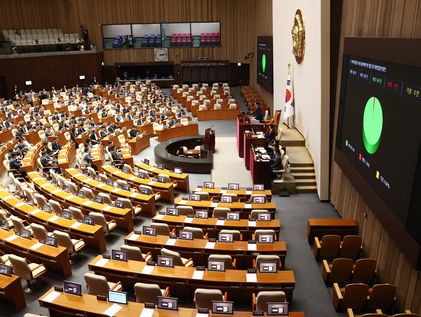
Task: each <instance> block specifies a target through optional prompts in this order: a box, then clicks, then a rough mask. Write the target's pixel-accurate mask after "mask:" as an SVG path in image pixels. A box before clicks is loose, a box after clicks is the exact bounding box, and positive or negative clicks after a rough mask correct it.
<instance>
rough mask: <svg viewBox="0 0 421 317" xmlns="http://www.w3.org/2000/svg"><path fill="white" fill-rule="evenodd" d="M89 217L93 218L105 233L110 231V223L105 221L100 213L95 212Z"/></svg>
mask: <svg viewBox="0 0 421 317" xmlns="http://www.w3.org/2000/svg"><path fill="white" fill-rule="evenodd" d="M89 216H91V217H93V218H94V220H95V224H96V225H99V226H101V227H102V229H104V232H105V233H107V232H108V231H109V230H108V223H107V220H105V217H104V215H103V214H102V213H100V212H95V211H91V212H90V213H89Z"/></svg>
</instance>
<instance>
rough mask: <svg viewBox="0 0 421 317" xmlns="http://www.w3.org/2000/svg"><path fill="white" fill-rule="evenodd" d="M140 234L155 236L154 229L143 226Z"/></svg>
mask: <svg viewBox="0 0 421 317" xmlns="http://www.w3.org/2000/svg"><path fill="white" fill-rule="evenodd" d="M142 232H143V234H144V235H145V236H156V229H155V228H152V227H148V226H143V228H142Z"/></svg>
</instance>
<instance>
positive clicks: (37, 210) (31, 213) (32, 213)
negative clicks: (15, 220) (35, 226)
mask: <svg viewBox="0 0 421 317" xmlns="http://www.w3.org/2000/svg"><path fill="white" fill-rule="evenodd" d="M40 211H41V210H39V209H34V210H32V211H31V212H30V213H29V214H30V215H32V216H33V215H36V214H37V213H39V212H40Z"/></svg>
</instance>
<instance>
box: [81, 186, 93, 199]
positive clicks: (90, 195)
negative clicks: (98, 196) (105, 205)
mask: <svg viewBox="0 0 421 317" xmlns="http://www.w3.org/2000/svg"><path fill="white" fill-rule="evenodd" d="M80 190H81V191H82V192H83V193H84V195H85V198H86V199H89V200H93V199H94V198H95V195H94V192H93V191H92V189H90V188H88V187H85V186H84V187H82V188H81V189H80Z"/></svg>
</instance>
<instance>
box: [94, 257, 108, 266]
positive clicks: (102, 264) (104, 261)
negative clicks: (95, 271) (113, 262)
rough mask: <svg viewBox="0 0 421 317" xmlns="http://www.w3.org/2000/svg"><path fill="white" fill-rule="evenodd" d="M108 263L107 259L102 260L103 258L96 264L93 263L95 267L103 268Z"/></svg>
mask: <svg viewBox="0 0 421 317" xmlns="http://www.w3.org/2000/svg"><path fill="white" fill-rule="evenodd" d="M108 261H109V259H104V258H102V259H99V260H98V261H97V262H96V263H95V265H96V266H104V265H105V264H106V263H107V262H108Z"/></svg>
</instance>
